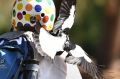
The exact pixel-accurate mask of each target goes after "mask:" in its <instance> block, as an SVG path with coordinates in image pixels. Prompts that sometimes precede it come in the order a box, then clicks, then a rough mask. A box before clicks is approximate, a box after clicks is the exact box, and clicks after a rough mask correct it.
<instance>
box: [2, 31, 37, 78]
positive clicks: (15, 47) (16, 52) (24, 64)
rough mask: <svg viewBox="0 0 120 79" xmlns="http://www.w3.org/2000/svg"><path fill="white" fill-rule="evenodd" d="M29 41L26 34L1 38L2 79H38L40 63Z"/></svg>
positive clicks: (7, 34) (10, 33) (13, 34)
mask: <svg viewBox="0 0 120 79" xmlns="http://www.w3.org/2000/svg"><path fill="white" fill-rule="evenodd" d="M29 40H30V39H29ZM29 40H28V38H27V36H26V35H25V34H24V32H8V33H5V34H3V35H1V36H0V79H36V76H37V72H38V68H39V61H38V60H37V59H36V58H35V53H34V52H35V49H34V50H33V48H32V47H31V45H30V44H31V43H30V42H29ZM32 45H33V44H32ZM36 56H38V55H36Z"/></svg>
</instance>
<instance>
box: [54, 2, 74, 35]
mask: <svg viewBox="0 0 120 79" xmlns="http://www.w3.org/2000/svg"><path fill="white" fill-rule="evenodd" d="M54 2H55V0H54ZM75 7H76V0H62V2H61V6H60V7H58V8H60V10H59V13H58V14H57V15H58V17H57V20H56V22H55V25H54V28H53V32H54V33H57V32H58V31H59V30H62V31H63V30H64V29H66V28H69V29H70V28H71V27H72V26H73V23H74V18H75ZM57 11H58V10H57Z"/></svg>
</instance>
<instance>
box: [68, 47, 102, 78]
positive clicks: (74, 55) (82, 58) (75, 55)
mask: <svg viewBox="0 0 120 79" xmlns="http://www.w3.org/2000/svg"><path fill="white" fill-rule="evenodd" d="M70 53H71V56H69V57H68V58H66V62H68V63H70V64H77V65H78V66H80V67H81V68H82V69H83V70H85V71H86V72H87V73H89V74H90V75H91V76H92V77H93V78H94V79H102V78H103V77H102V75H101V73H100V71H99V69H98V67H97V65H96V64H95V63H94V62H93V61H92V60H91V59H90V58H89V57H88V55H87V54H86V53H85V51H84V50H83V49H82V48H81V47H80V46H78V45H76V48H75V49H73V50H71V51H70Z"/></svg>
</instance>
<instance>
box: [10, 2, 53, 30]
mask: <svg viewBox="0 0 120 79" xmlns="http://www.w3.org/2000/svg"><path fill="white" fill-rule="evenodd" d="M54 20H55V6H54V3H53V1H52V0H16V1H15V4H14V6H13V12H12V27H13V28H14V30H35V28H40V27H41V26H42V27H44V28H45V29H46V30H47V31H51V30H52V29H53V25H54Z"/></svg>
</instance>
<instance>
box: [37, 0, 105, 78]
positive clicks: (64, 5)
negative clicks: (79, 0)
mask: <svg viewBox="0 0 120 79" xmlns="http://www.w3.org/2000/svg"><path fill="white" fill-rule="evenodd" d="M75 8H76V0H62V2H61V6H60V10H59V15H58V17H57V19H56V22H55V24H54V28H53V31H52V32H51V33H52V35H51V34H49V33H48V32H46V31H45V30H44V29H43V28H41V29H40V35H39V38H40V39H39V40H40V45H41V48H42V50H43V51H44V52H46V53H47V55H48V56H50V57H51V58H54V57H55V55H56V53H57V52H59V51H63V53H62V54H61V57H63V58H64V59H65V61H66V62H67V63H69V64H76V65H78V66H80V67H81V68H83V69H84V70H85V71H86V72H88V73H89V74H90V75H91V76H92V77H93V78H94V79H102V78H103V77H102V76H101V73H100V71H99V69H98V67H97V66H96V64H95V63H94V62H93V61H92V60H91V59H90V58H89V57H88V55H87V54H86V52H85V51H84V50H83V49H82V48H81V47H80V46H79V45H76V44H71V42H70V40H69V36H68V31H69V30H70V29H71V27H72V26H73V23H74V18H75ZM53 35H54V36H53ZM46 38H48V39H46ZM66 43H67V45H66ZM66 46H67V47H66ZM65 48H67V50H66V49H65Z"/></svg>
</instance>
